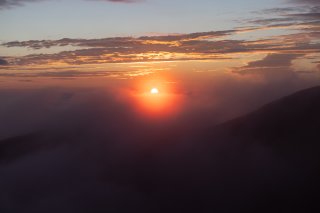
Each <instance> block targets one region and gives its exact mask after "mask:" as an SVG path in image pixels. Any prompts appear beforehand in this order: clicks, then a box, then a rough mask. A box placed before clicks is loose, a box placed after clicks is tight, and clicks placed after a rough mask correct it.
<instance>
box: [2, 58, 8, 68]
mask: <svg viewBox="0 0 320 213" xmlns="http://www.w3.org/2000/svg"><path fill="white" fill-rule="evenodd" d="M8 64H9V63H8V62H7V61H6V60H4V59H2V58H0V66H2V65H8Z"/></svg>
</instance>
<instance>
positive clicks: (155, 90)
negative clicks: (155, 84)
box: [150, 88, 159, 95]
mask: <svg viewBox="0 0 320 213" xmlns="http://www.w3.org/2000/svg"><path fill="white" fill-rule="evenodd" d="M150 93H151V94H153V95H156V94H159V90H158V89H157V88H152V89H151V90H150Z"/></svg>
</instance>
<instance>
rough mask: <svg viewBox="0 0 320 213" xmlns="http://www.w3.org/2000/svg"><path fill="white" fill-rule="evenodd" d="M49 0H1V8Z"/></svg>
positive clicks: (124, 0)
mask: <svg viewBox="0 0 320 213" xmlns="http://www.w3.org/2000/svg"><path fill="white" fill-rule="evenodd" d="M41 1H49V0H0V9H8V8H12V7H17V6H23V5H24V4H26V3H33V2H41ZM86 1H103V2H113V3H135V2H140V1H141V0H86Z"/></svg>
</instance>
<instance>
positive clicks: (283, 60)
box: [246, 54, 303, 68]
mask: <svg viewBox="0 0 320 213" xmlns="http://www.w3.org/2000/svg"><path fill="white" fill-rule="evenodd" d="M301 56H303V55H301V54H269V55H267V56H266V57H265V58H263V59H262V60H259V61H253V62H249V64H248V65H247V66H246V68H264V67H289V66H291V65H292V61H293V60H294V59H297V58H298V57H301Z"/></svg>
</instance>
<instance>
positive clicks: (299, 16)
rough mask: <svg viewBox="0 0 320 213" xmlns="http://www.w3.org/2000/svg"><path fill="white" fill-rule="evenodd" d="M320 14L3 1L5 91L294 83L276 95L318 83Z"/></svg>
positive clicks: (289, 8)
mask: <svg viewBox="0 0 320 213" xmlns="http://www.w3.org/2000/svg"><path fill="white" fill-rule="evenodd" d="M319 9H320V5H319V1H316V0H270V1H257V0H244V1H241V2H239V1H237V0H224V1H220V0H211V1H209V0H201V1H194V0H170V1H169V0H162V1H159V0H118V1H117V0H68V1H66V0H2V1H0V27H1V29H3V30H2V32H1V34H0V42H1V43H0V80H1V81H0V82H1V87H2V88H14V89H17V88H25V87H27V88H33V87H36V88H41V87H48V86H49V85H50V86H58V85H60V86H61V85H63V86H67V87H70V86H78V87H82V85H83V84H86V85H87V84H88V85H89V84H91V86H92V87H95V85H99V83H96V82H100V81H101V82H103V83H102V84H104V85H105V86H109V85H113V87H115V88H117V91H118V90H119V91H120V90H125V89H127V90H128V91H131V90H137V91H138V90H139V92H136V93H143V92H145V91H148V90H149V89H150V88H152V87H155V86H158V87H163V88H167V86H163V85H169V84H170V82H171V87H170V89H167V90H166V92H167V93H176V92H177V91H178V92H181V93H183V94H191V93H192V94H195V93H196V91H198V92H199V93H200V91H199V90H203V91H201V93H202V95H204V94H207V95H208V96H210V95H211V94H210V92H208V91H211V89H208V88H205V87H211V86H212V85H221V86H222V85H225V84H224V83H222V82H224V81H225V80H221V79H233V81H234V82H239V81H243V82H247V84H249V85H250V84H252V85H258V86H261V87H262V86H264V87H266V88H267V87H270V89H271V86H270V85H273V84H278V85H282V86H283V85H287V88H285V87H284V88H282V87H281V88H282V89H280V90H279V95H278V96H274V97H273V98H276V97H279V96H280V94H285V93H286V92H287V93H289V91H295V90H297V89H298V88H306V87H310V86H312V85H316V84H317V80H318V79H319V71H320V62H319V61H320V57H319V56H320V52H319V49H320V40H319V34H320V32H319V30H320V28H319V27H320V26H319V24H320V22H319V20H320V19H319V14H320V11H319ZM196 79H197V80H196ZM216 79H220V80H216ZM66 80H69V81H66ZM217 81H221V82H217ZM230 81H231V80H230ZM116 82H117V83H116ZM168 82H169V83H168ZM144 84H145V85H148V86H145V87H142V86H141V85H144ZM230 84H231V85H233V83H230ZM244 84H245V83H244ZM173 85H174V86H173ZM88 87H89V86H88ZM201 88H202V89H201ZM140 90H141V91H140ZM169 90H170V91H169ZM220 90H230V89H229V88H225V89H222V88H221V89H220ZM252 90H254V87H253V88H252ZM284 90H285V91H286V92H284ZM116 93H120V92H116ZM129 93H130V92H127V94H129ZM210 97H211V96H210ZM266 97H268V96H267V95H266ZM208 99H210V98H208ZM270 99H271V98H270ZM270 99H266V100H265V101H264V102H267V100H270Z"/></svg>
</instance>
